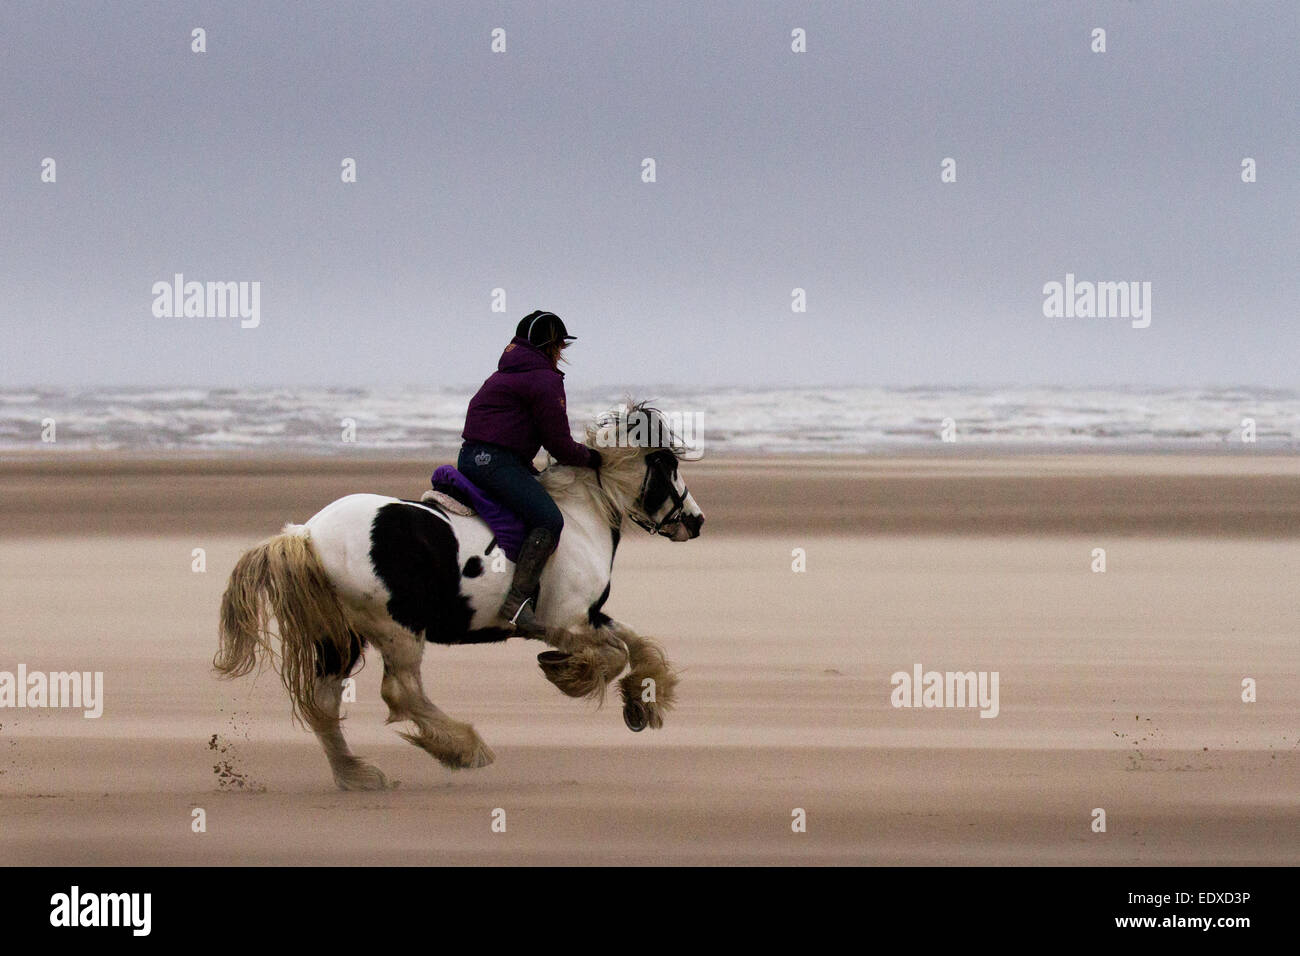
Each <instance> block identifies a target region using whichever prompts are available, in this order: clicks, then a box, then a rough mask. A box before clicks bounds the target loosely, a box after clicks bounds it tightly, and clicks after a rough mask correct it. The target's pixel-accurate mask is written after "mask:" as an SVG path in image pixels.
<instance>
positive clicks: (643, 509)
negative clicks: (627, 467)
mask: <svg viewBox="0 0 1300 956" xmlns="http://www.w3.org/2000/svg"><path fill="white" fill-rule="evenodd" d="M641 460H642V461H643V462H644V463H645V478H644V479H643V480H642V482H641V492H640V494H638V495H637V499H636V501H635V502H633V504H632V509H631V510H630V511H629V512H628V517H629V518H631V519H632V520H633V521H635V522H636V523H637V524H639V525H640V526H641V527H643V528H645V529H646V530H647V531H649V532H650V533H651V534H661V535H663V536H664V537H665V538H668V539H669V540H670V541H689V540H690V539H691V538H698V537H699V536H700V528H701V527H702V526H703V525H704V512H703V511H701V510H700V506H699V505H697V504H696V503H695V498H694V497H692V496H691V492H690V489H688V488H687V487H686V482H685V481H684V480H683V479H682V476H681V472H680V470H679V469H678V464H679V459H678V457H677V455H676V454H674V453H673V452H672V451H671V450H670V449H667V448H658V449H654V450H652V451H650V452H649V453H648V454H646V455H644V456H642V459H641Z"/></svg>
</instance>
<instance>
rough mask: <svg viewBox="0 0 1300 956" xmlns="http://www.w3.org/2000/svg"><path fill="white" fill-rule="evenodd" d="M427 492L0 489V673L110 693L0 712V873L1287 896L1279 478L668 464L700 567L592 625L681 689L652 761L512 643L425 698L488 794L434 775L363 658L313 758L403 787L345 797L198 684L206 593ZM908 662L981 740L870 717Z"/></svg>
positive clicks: (65, 478) (1026, 461) (882, 710)
mask: <svg viewBox="0 0 1300 956" xmlns="http://www.w3.org/2000/svg"><path fill="white" fill-rule="evenodd" d="M428 470H429V469H428V467H427V466H426V465H425V464H424V463H421V462H413V461H410V460H406V461H400V460H399V461H396V462H387V463H379V462H370V461H362V460H358V461H350V462H331V461H307V462H304V461H290V460H265V459H263V460H247V461H238V460H225V461H208V460H202V459H184V460H181V459H172V460H162V461H159V460H150V459H147V458H125V459H124V458H122V457H120V456H111V457H110V456H58V457H53V458H46V459H38V458H24V459H21V460H16V461H8V462H0V532H2V536H0V572H2V573H0V635H3V636H0V670H14V669H16V666H17V664H18V663H19V662H22V663H25V664H26V665H27V667H28V668H29V669H31V670H38V669H39V670H47V671H48V670H64V669H74V668H75V669H77V670H91V671H102V672H103V673H104V694H105V704H104V714H103V716H102V717H101V718H99V719H98V720H94V719H86V718H83V717H82V716H80V712H79V711H69V710H29V709H22V710H16V709H8V708H5V709H0V860H4V861H5V862H6V863H11V864H41V863H59V864H115V865H119V864H207V863H221V864H234V863H257V864H267V863H290V864H293V863H330V864H332V863H350V864H366V863H400V864H442V863H452V864H511V863H524V864H534V863H537V864H540V863H561V864H565V863H571V864H587V863H618V864H657V863H658V864H678V863H709V864H712V863H719V864H721V863H726V864H733V863H758V864H767V863H795V864H863V863H871V864H876V863H887V864H931V863H944V864H990V863H991V864H1064V863H1083V864H1094V863H1116V864H1257V863H1267V864H1295V863H1296V862H1298V861H1300V799H1298V798H1297V793H1300V746H1298V744H1300V719H1297V710H1298V708H1297V702H1298V701H1300V654H1298V653H1297V651H1298V650H1300V636H1298V635H1300V604H1298V602H1297V601H1296V599H1295V591H1296V588H1295V581H1296V579H1297V575H1298V574H1300V464H1298V463H1297V462H1296V461H1294V460H1293V459H1290V458H1285V457H1258V458H1254V457H1244V456H1179V455H1160V456H1142V455H1125V456H1101V455H1050V456H1035V455H1000V456H984V457H978V458H975V457H972V458H959V457H955V456H953V457H946V458H945V457H936V456H927V457H903V458H890V459H885V458H880V459H840V460H802V461H780V460H768V459H737V460H732V461H719V462H714V461H709V462H701V463H698V464H696V465H694V466H691V467H690V468H689V469H688V470H687V472H686V474H687V477H688V479H689V480H690V485H691V489H692V491H693V492H694V493H695V495H696V497H697V499H698V500H699V502H700V504H701V506H702V507H703V508H704V509H705V512H706V514H707V515H708V521H707V523H706V526H705V532H704V535H703V536H702V537H701V538H699V539H698V540H696V541H692V542H688V543H682V544H674V543H670V542H667V541H662V540H658V539H649V538H646V537H645V536H644V535H642V534H641V533H640V532H638V531H636V530H635V529H631V528H630V529H629V533H628V534H627V536H626V540H625V544H624V546H623V547H622V548H620V551H619V555H618V565H617V568H616V573H615V576H614V586H613V593H612V596H611V598H610V602H609V605H608V607H607V610H609V612H610V613H612V614H613V615H615V616H616V617H618V618H620V619H622V620H625V621H626V622H628V623H629V624H631V625H632V626H633V627H635V628H636V629H637V630H639V631H641V632H643V633H646V634H649V635H653V636H655V637H658V638H659V639H661V640H662V641H663V642H664V643H665V644H666V646H667V647H668V649H669V651H670V653H671V656H672V657H673V658H674V660H675V661H677V662H678V663H679V664H680V665H681V666H682V668H683V671H684V675H683V683H682V687H681V704H680V706H679V707H678V708H677V709H676V710H675V711H673V712H672V713H671V714H670V715H669V718H668V722H667V724H666V725H665V727H664V728H663V729H662V730H659V731H646V732H645V733H642V734H637V735H634V734H632V733H630V732H629V731H628V730H627V729H626V728H625V727H624V725H623V722H622V719H621V716H620V713H619V708H618V707H617V706H616V705H615V704H614V703H613V702H611V704H610V705H608V706H606V707H605V708H604V709H602V710H596V709H594V708H593V707H591V706H590V705H587V704H584V703H580V702H576V701H572V700H569V699H568V698H565V697H563V696H562V695H561V694H560V693H559V692H558V691H557V690H555V689H554V688H553V687H552V686H551V685H550V684H548V683H547V682H546V681H545V680H544V678H543V677H542V675H541V673H540V671H538V669H537V667H536V663H535V655H536V653H537V652H538V651H539V650H541V649H542V645H540V644H538V643H535V642H522V641H511V642H509V643H508V644H505V645H495V646H480V647H463V648H445V647H433V646H430V647H429V648H428V650H427V653H426V656H425V663H424V675H425V681H426V686H427V687H428V689H429V693H430V696H431V697H432V699H433V700H434V701H435V702H436V703H437V704H438V705H439V706H440V707H442V708H443V709H444V710H446V711H448V712H449V713H451V714H452V715H454V716H457V717H459V718H461V719H465V720H470V721H472V722H473V723H474V724H475V726H476V727H477V729H478V730H479V732H480V733H481V734H482V735H483V736H484V738H485V739H486V740H487V742H488V743H489V744H490V745H491V746H492V747H493V748H494V749H495V751H496V754H497V761H496V763H495V764H494V765H493V766H491V767H488V768H486V769H483V770H476V771H458V772H452V771H448V770H445V769H443V768H442V767H440V766H438V765H437V764H436V763H434V762H433V761H432V760H430V759H429V758H428V757H427V756H426V755H425V754H423V752H421V751H418V750H416V749H415V748H413V747H411V746H410V745H409V744H406V743H405V742H403V741H402V740H401V739H400V738H398V737H397V735H396V734H395V732H394V729H393V728H391V727H385V726H384V724H383V717H384V713H385V708H384V707H383V704H382V703H381V702H380V700H379V695H378V680H379V672H380V667H379V661H378V659H377V658H376V659H373V660H370V661H369V662H368V665H367V666H366V668H365V669H364V670H363V671H362V672H361V674H360V675H359V677H358V699H357V701H356V702H355V703H350V704H348V705H346V711H347V714H348V719H347V722H346V727H345V729H346V733H347V734H348V737H349V739H350V741H351V742H352V745H353V748H354V749H355V750H356V751H358V752H359V753H361V754H363V755H365V756H366V757H368V758H370V759H372V760H373V761H374V762H375V763H376V764H377V765H378V766H379V767H380V768H381V769H383V770H384V771H385V772H386V773H388V774H389V776H390V777H393V778H396V779H398V780H400V781H401V785H400V787H398V788H397V789H396V790H392V791H386V792H382V793H368V794H355V793H341V792H339V791H337V790H335V789H334V787H333V784H332V782H331V779H330V776H329V772H328V768H327V766H326V763H325V760H324V758H323V756H322V755H321V753H320V751H319V748H318V747H317V745H316V742H315V740H314V738H313V737H312V736H311V735H310V734H309V733H307V732H306V731H304V730H301V729H299V728H296V727H294V726H293V725H292V724H291V723H290V722H289V717H288V702H287V699H286V697H285V695H284V692H283V690H282V689H281V688H280V686H279V684H278V680H277V678H276V677H275V675H274V674H272V673H269V672H267V673H264V674H263V675H262V676H261V677H260V678H259V679H258V680H256V681H254V680H252V679H251V678H250V679H244V680H240V681H236V682H233V683H230V682H221V681H217V680H216V679H214V678H213V676H212V675H211V672H210V671H209V668H208V662H209V660H210V658H211V655H212V652H213V650H214V649H215V621H216V610H217V606H218V601H219V599H220V595H221V591H222V589H223V587H224V584H225V575H226V574H227V573H228V571H229V568H230V566H231V564H232V563H233V561H234V559H235V558H236V556H237V555H238V553H239V552H240V551H241V550H242V549H243V548H245V547H247V546H249V545H250V544H252V543H253V542H254V541H256V540H257V539H258V538H259V537H261V536H262V535H264V534H267V533H270V532H272V531H274V530H276V529H277V528H278V526H279V525H280V524H281V523H283V522H284V521H285V520H288V519H294V520H302V519H304V518H306V517H308V516H309V515H310V514H311V513H312V512H313V511H314V510H316V509H317V508H318V507H320V506H321V505H323V504H324V503H326V502H327V501H328V500H330V499H331V498H333V497H335V496H337V495H340V494H344V493H346V492H348V491H358V490H367V491H384V492H388V493H394V494H402V495H407V496H410V495H414V494H417V493H418V491H419V490H420V487H421V485H422V484H423V481H424V476H425V474H426V472H427V471H428ZM195 548H202V549H204V551H205V553H206V567H207V570H206V572H203V573H196V572H194V571H193V570H192V568H191V565H192V560H193V558H192V553H193V550H194V549H195ZM795 548H801V549H803V550H804V553H805V554H806V562H807V570H806V572H803V573H795V572H794V571H792V570H791V562H792V555H791V552H792V550H793V549H795ZM1095 548H1104V549H1105V550H1106V558H1107V570H1106V572H1105V573H1094V572H1093V571H1092V570H1091V564H1092V562H1093V560H1094V559H1093V556H1092V555H1093V550H1094V549H1095ZM917 663H920V664H922V665H923V666H924V668H925V669H927V670H929V669H936V670H940V671H944V670H962V671H966V670H975V671H988V672H992V671H996V672H998V674H999V680H1000V684H999V688H1000V693H999V703H1000V712H999V714H998V716H997V717H996V718H992V719H984V718H980V717H979V715H978V712H977V711H976V710H974V709H969V708H950V709H948V708H945V709H938V708H932V709H926V708H916V709H903V708H895V707H892V706H891V703H890V697H891V690H892V687H891V683H890V677H891V675H892V674H893V673H894V672H896V671H907V672H910V671H911V670H912V667H913V665H914V664H917ZM1243 678H1254V679H1255V680H1256V681H1257V684H1258V700H1257V702H1255V703H1243V702H1242V700H1241V693H1242V680H1243ZM196 808H201V809H202V810H203V811H204V816H205V820H206V832H201V833H196V832H194V831H193V828H192V820H193V811H194V810H195V809H196ZM796 808H799V809H802V810H803V811H805V813H806V818H807V832H804V833H795V832H792V829H791V821H792V812H793V811H794V810H795V809H796ZM1095 808H1102V809H1104V810H1105V811H1106V832H1104V833H1098V832H1094V831H1093V829H1092V823H1093V811H1094V809H1095ZM498 810H500V811H504V817H505V821H506V828H505V832H504V833H502V832H494V830H493V827H492V823H493V819H494V811H498ZM500 816H501V815H500V814H499V813H498V814H496V818H497V819H500Z"/></svg>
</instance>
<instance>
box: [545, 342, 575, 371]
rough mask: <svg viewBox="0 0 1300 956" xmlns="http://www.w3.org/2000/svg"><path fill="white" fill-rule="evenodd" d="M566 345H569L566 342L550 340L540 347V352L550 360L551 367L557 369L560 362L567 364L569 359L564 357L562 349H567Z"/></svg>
mask: <svg viewBox="0 0 1300 956" xmlns="http://www.w3.org/2000/svg"><path fill="white" fill-rule="evenodd" d="M568 347H569V343H568V342H565V341H558V342H552V343H551V344H550V345H548V346H546V347H545V348H544V349H542V352H543V353H544V354H545V355H546V357H547V358H548V359H550V360H551V368H553V369H555V370H556V371H559V368H560V363H561V362H563V363H564V364H565V365H568V364H569V360H568V359H566V358H565V357H564V350H565V349H567V348H568Z"/></svg>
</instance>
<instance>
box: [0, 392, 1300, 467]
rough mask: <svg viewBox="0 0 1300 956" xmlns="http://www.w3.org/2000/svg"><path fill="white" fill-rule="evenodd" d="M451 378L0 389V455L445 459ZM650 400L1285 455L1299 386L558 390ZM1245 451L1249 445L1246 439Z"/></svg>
mask: <svg viewBox="0 0 1300 956" xmlns="http://www.w3.org/2000/svg"><path fill="white" fill-rule="evenodd" d="M473 392H474V387H473V386H463V387H451V386H449V387H438V388H428V387H424V388H420V387H378V388H361V387H355V388H298V387H294V388H287V387H286V388H274V387H263V388H238V389H234V388H121V387H112V388H108V387H104V388H85V389H68V388H19V389H0V454H21V453H23V452H45V453H54V452H59V451H93V450H102V451H133V452H159V453H161V452H168V453H170V452H194V453H210V454H222V453H236V452H238V453H244V454H268V455H269V454H296V455H326V456H328V455H356V454H358V452H363V453H373V454H375V455H381V456H382V455H412V456H420V455H429V454H440V455H445V454H446V453H448V452H450V451H454V449H455V448H457V447H458V446H459V443H460V431H461V427H462V426H463V424H464V418H465V407H466V405H467V403H468V401H469V398H470V396H471V395H472V394H473ZM628 400H637V401H639V400H650V401H651V402H652V404H654V405H655V406H656V407H658V408H659V409H661V410H663V411H664V412H665V413H667V414H668V415H669V420H670V421H672V422H674V423H675V424H680V425H681V426H682V428H683V429H686V430H689V432H690V436H689V437H690V438H691V443H692V445H693V446H694V447H695V451H696V453H697V454H699V455H704V456H707V455H710V454H719V455H765V454H779V455H786V454H793V455H832V456H833V455H854V454H871V453H884V452H890V451H905V450H909V449H917V450H920V449H927V448H930V449H943V448H945V447H947V446H957V447H962V448H969V447H971V446H982V447H989V448H1000V449H1017V448H1019V449H1025V450H1035V449H1039V448H1042V449H1059V450H1071V449H1077V450H1090V451H1150V450H1161V449H1167V450H1174V451H1177V450H1186V451H1190V450H1206V449H1220V450H1229V449H1232V448H1233V447H1237V448H1239V449H1241V450H1259V451H1264V450H1269V451H1275V452H1279V451H1280V452H1287V451H1294V450H1300V394H1297V393H1296V392H1295V391H1290V390H1280V389H1269V388H1257V387H1214V388H1136V387H1135V388H1067V387H1051V386H1046V387H1023V386H1018V387H1005V388H991V387H978V388H977V387H939V386H918V387H909V388H886V387H862V386H834V387H824V388H808V387H799V388H776V387H771V388H769V387H745V386H731V387H713V388H696V387H684V386H667V385H665V386H656V387H649V388H644V389H641V390H639V391H638V392H637V393H636V394H635V395H631V396H629V395H625V394H623V392H622V391H621V390H620V389H616V388H586V389H573V390H570V392H569V402H568V411H569V419H570V422H571V423H572V424H573V425H574V428H575V434H578V433H579V431H580V426H581V424H582V423H583V422H585V421H587V420H589V419H591V418H594V417H595V416H597V415H598V414H600V413H601V412H604V411H606V410H608V409H610V408H612V407H615V406H617V405H618V404H619V403H620V402H624V401H628ZM1248 446H1249V447H1248Z"/></svg>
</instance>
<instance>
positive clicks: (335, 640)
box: [212, 525, 356, 723]
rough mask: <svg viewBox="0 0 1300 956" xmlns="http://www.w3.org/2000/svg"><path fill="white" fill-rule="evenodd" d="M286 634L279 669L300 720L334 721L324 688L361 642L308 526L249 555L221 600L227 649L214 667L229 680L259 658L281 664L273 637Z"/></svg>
mask: <svg viewBox="0 0 1300 956" xmlns="http://www.w3.org/2000/svg"><path fill="white" fill-rule="evenodd" d="M272 617H274V618H275V620H276V622H277V625H278V628H277V629H278V631H279V639H280V653H279V655H278V657H279V661H278V665H277V670H278V671H279V674H280V679H281V680H282V681H284V686H285V689H286V690H287V691H288V692H289V699H290V700H291V701H292V702H293V714H294V717H295V718H298V717H301V718H304V719H306V720H307V721H308V722H309V723H312V722H320V721H322V720H326V719H328V715H326V714H324V713H322V712H321V710H320V708H319V706H318V705H317V703H316V695H315V691H316V685H317V683H318V682H319V680H320V678H321V677H323V676H325V675H326V674H327V673H328V672H330V671H331V670H332V669H337V668H338V667H339V666H340V665H339V662H347V661H349V660H351V659H352V656H353V654H354V651H355V650H356V644H355V641H356V639H355V638H354V637H353V632H352V629H351V628H350V627H349V624H348V615H347V612H346V611H345V610H344V608H343V605H342V603H341V602H340V601H339V598H338V594H337V593H336V592H335V590H334V586H333V585H332V584H331V583H330V581H329V578H328V577H327V576H326V574H325V568H324V567H323V566H322V565H321V563H320V559H319V558H318V557H317V556H316V551H315V549H314V548H312V544H311V539H310V538H309V537H308V535H307V532H306V529H305V528H303V527H302V526H301V525H287V526H286V527H285V530H284V531H283V532H281V533H280V534H278V535H275V536H274V537H272V538H268V539H266V540H265V541H263V542H262V543H261V544H259V545H257V546H256V547H254V548H251V549H249V550H248V551H246V552H244V554H243V556H241V557H240V559H239V561H238V562H236V563H235V568H234V570H233V571H231V572H230V581H229V583H228V584H227V585H226V593H225V594H224V595H222V598H221V632H220V641H221V644H220V647H219V649H218V650H217V653H216V656H215V657H213V659H212V666H213V667H215V668H216V669H217V671H219V672H220V674H221V675H222V676H223V677H232V678H233V677H242V676H243V675H245V674H248V673H250V672H251V671H252V670H253V669H254V668H255V667H257V666H258V664H259V659H262V658H265V657H268V656H269V657H270V658H271V659H272V660H273V661H275V660H276V657H277V655H276V652H275V649H274V647H273V646H272V640H271V638H272V633H271V631H270V623H271V618H272Z"/></svg>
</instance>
